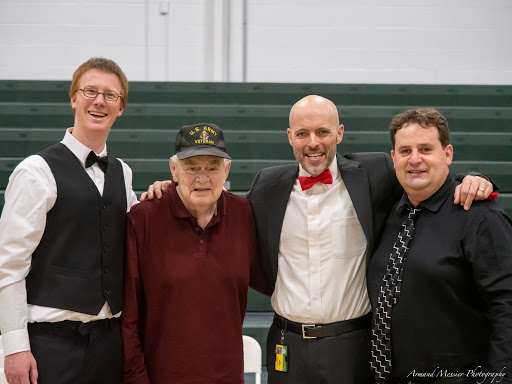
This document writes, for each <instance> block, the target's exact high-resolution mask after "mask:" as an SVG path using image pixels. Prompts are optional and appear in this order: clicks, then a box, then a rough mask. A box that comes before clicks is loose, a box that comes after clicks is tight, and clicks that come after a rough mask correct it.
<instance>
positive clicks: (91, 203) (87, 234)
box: [0, 58, 137, 384]
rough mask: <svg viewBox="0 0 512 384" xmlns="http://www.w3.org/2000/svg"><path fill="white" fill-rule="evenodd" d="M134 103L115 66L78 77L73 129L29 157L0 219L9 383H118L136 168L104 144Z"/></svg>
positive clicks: (89, 69) (86, 67)
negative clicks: (127, 227) (127, 234)
mask: <svg viewBox="0 0 512 384" xmlns="http://www.w3.org/2000/svg"><path fill="white" fill-rule="evenodd" d="M127 97H128V81H127V79H126V76H125V75H124V73H123V71H122V70H121V68H119V66H118V65H117V64H116V63H114V62H113V61H111V60H108V59H104V58H92V59H90V60H88V61H87V62H85V63H83V64H82V65H81V66H80V67H79V68H78V69H77V70H76V71H75V73H74V75H73V80H72V83H71V88H70V99H71V107H72V108H73V111H74V125H73V127H71V128H69V129H68V130H67V131H66V133H65V136H64V139H63V140H62V141H61V142H60V143H57V144H55V145H53V146H52V147H50V148H48V149H45V150H43V151H41V152H40V153H38V154H37V155H33V156H30V157H28V158H26V159H25V160H23V161H22V162H21V163H20V164H19V165H18V166H17V167H16V169H15V170H14V172H13V173H12V175H11V177H10V179H9V185H8V186H7V189H6V192H5V206H4V209H3V213H2V217H1V219H0V233H2V237H1V239H0V308H2V310H1V312H0V330H1V332H2V339H3V345H4V351H5V355H6V358H5V368H4V370H5V375H6V377H7V380H8V382H9V383H20V384H28V383H31V384H34V383H36V382H37V383H39V384H45V383H51V384H58V383H78V382H80V383H91V384H93V383H94V384H101V383H105V384H106V383H108V384H113V383H119V382H120V381H121V372H122V349H121V337H120V329H119V324H118V318H119V315H120V312H121V307H122V279H123V257H124V243H125V241H124V240H125V223H126V212H127V210H129V208H130V207H131V206H132V205H133V204H135V203H136V201H137V198H136V196H135V194H134V192H133V191H132V186H131V182H132V172H131V170H130V168H129V167H128V166H127V165H126V164H125V163H124V162H122V161H121V160H119V159H116V158H115V157H113V156H112V155H110V154H108V155H107V147H106V141H107V137H108V134H109V132H110V129H111V127H112V125H113V124H114V122H115V120H116V119H117V117H119V116H121V115H122V113H123V111H124V108H125V106H126V101H127Z"/></svg>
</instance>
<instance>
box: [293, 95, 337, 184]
mask: <svg viewBox="0 0 512 384" xmlns="http://www.w3.org/2000/svg"><path fill="white" fill-rule="evenodd" d="M343 129H344V128H343V125H339V121H338V111H337V110H336V106H335V105H334V104H333V103H332V102H331V101H330V100H327V99H325V98H323V97H321V96H315V95H310V96H306V97H305V98H303V99H302V100H300V101H298V102H297V103H296V104H295V105H294V106H293V107H292V109H291V111H290V128H288V131H287V132H288V141H289V142H290V145H291V146H292V147H293V154H294V155H295V158H296V159H297V161H298V162H299V163H300V165H301V166H302V168H304V169H305V170H306V171H307V172H309V173H310V174H311V175H312V176H316V175H319V174H320V173H322V172H323V171H324V170H326V169H327V168H328V167H329V165H330V164H331V162H332V161H333V159H334V157H335V156H336V145H337V144H339V143H340V142H341V140H342V138H343Z"/></svg>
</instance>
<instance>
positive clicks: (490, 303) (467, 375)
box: [368, 108, 512, 384]
mask: <svg viewBox="0 0 512 384" xmlns="http://www.w3.org/2000/svg"><path fill="white" fill-rule="evenodd" d="M391 141H392V144H393V150H392V151H391V156H392V158H393V162H394V165H395V169H396V175H397V178H398V181H399V182H400V184H401V185H402V187H403V188H404V190H405V193H404V194H403V196H402V197H401V199H400V200H399V201H398V202H397V203H395V204H394V205H393V208H392V210H391V213H390V215H389V217H388V220H387V222H386V225H385V227H384V228H385V229H384V231H383V234H382V237H381V240H380V241H379V244H378V246H377V247H376V251H375V253H374V255H373V257H372V258H371V260H370V263H369V270H368V290H369V294H370V298H371V302H372V307H373V314H374V315H373V316H374V319H373V323H372V358H371V365H372V370H373V371H374V373H375V376H376V378H377V382H378V383H389V384H395V383H411V382H412V383H415V382H421V383H424V382H427V383H443V384H444V383H446V384H449V383H472V384H476V383H512V222H511V220H510V218H509V217H508V216H507V215H506V214H505V212H504V211H503V209H501V208H500V207H499V206H498V205H497V204H495V203H493V202H490V201H479V202H476V203H475V205H474V206H473V207H472V208H471V210H469V211H465V210H463V209H462V208H461V207H460V206H457V205H455V204H452V203H451V196H453V193H454V190H455V188H456V186H457V184H458V183H457V182H456V181H455V180H454V178H453V177H452V176H451V175H450V174H449V165H450V164H451V162H452V157H453V147H452V146H451V145H450V144H449V130H448V122H447V121H446V119H445V118H444V117H443V116H442V115H441V114H440V113H439V112H438V111H436V110H435V109H433V108H419V109H414V110H409V111H406V112H404V113H402V114H399V115H397V116H395V118H394V119H393V121H392V123H391ZM398 238H400V241H398ZM389 338H390V339H391V342H388V341H387V340H389Z"/></svg>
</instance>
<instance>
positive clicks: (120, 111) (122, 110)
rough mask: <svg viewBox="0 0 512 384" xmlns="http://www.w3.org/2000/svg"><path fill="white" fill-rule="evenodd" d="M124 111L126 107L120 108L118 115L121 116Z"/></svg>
mask: <svg viewBox="0 0 512 384" xmlns="http://www.w3.org/2000/svg"><path fill="white" fill-rule="evenodd" d="M123 112H124V108H121V107H120V108H119V112H117V117H119V116H121V115H122V114H123Z"/></svg>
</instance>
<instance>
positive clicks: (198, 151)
mask: <svg viewBox="0 0 512 384" xmlns="http://www.w3.org/2000/svg"><path fill="white" fill-rule="evenodd" d="M176 156H177V157H178V159H179V160H183V159H188V158H189V157H192V156H218V157H223V158H224V159H230V160H231V157H230V156H229V155H228V154H227V153H226V152H223V151H221V150H220V149H217V148H212V147H203V148H201V147H192V148H187V149H185V150H183V151H181V152H178V153H177V154H176Z"/></svg>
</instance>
